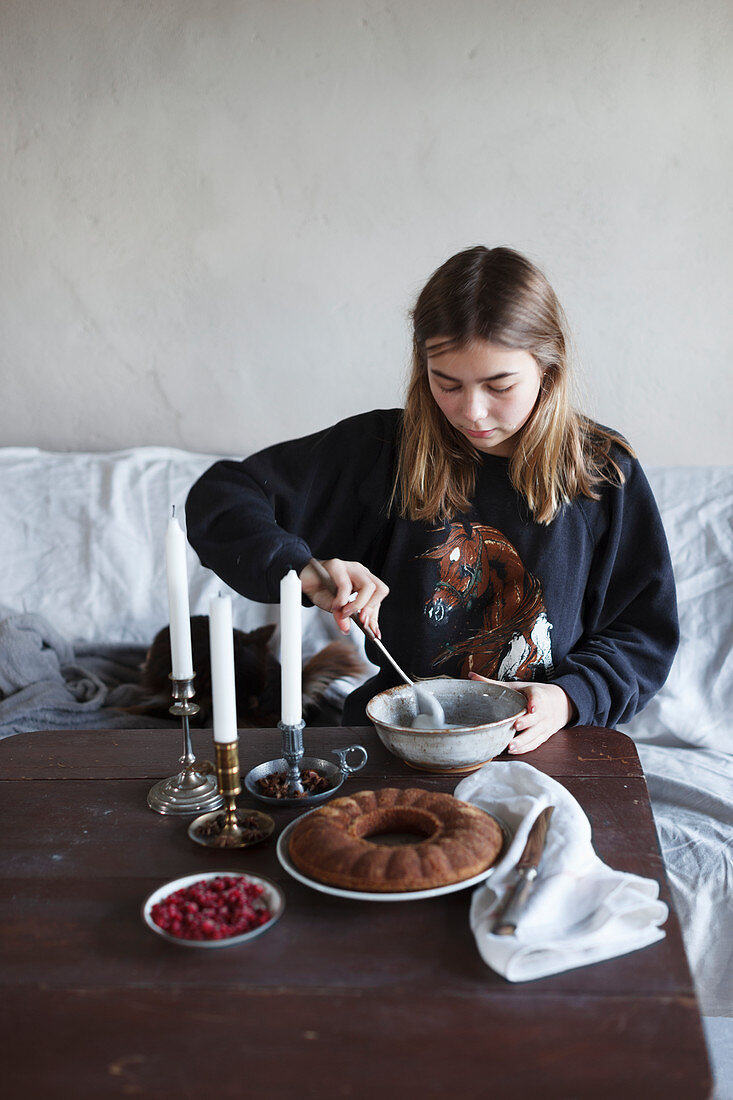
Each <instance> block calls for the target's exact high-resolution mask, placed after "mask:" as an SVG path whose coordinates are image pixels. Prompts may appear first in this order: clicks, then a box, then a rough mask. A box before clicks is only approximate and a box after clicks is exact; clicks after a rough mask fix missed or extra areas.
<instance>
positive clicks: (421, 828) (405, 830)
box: [357, 806, 439, 848]
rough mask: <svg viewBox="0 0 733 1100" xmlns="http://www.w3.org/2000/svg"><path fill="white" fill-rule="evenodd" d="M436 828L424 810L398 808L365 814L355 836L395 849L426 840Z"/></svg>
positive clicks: (432, 819) (433, 820)
mask: <svg viewBox="0 0 733 1100" xmlns="http://www.w3.org/2000/svg"><path fill="white" fill-rule="evenodd" d="M438 828H439V826H438V822H437V821H436V819H435V818H434V817H433V815H432V814H430V813H428V812H427V811H426V810H419V809H416V808H414V807H412V806H400V807H395V808H393V809H385V810H375V811H374V812H373V813H370V814H366V815H365V816H364V817H363V818H362V820H361V821H360V822H359V828H358V832H357V835H358V836H360V837H361V838H362V840H368V841H369V842H370V843H371V844H384V845H388V846H389V847H392V848H396V847H399V846H400V845H404V844H415V843H417V842H419V841H421V840H427V839H428V838H429V837H432V836H434V835H435V833H436V832H437V831H438Z"/></svg>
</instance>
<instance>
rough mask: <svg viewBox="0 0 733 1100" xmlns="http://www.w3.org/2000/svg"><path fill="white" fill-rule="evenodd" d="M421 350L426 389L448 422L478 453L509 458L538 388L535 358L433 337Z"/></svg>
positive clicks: (480, 342)
mask: <svg viewBox="0 0 733 1100" xmlns="http://www.w3.org/2000/svg"><path fill="white" fill-rule="evenodd" d="M425 350H426V352H427V357H428V381H429V384H430V392H431V393H432V395H433V397H434V398H435V401H436V404H437V405H438V407H439V408H440V410H441V412H442V413H443V415H444V416H445V418H446V420H448V422H449V423H450V424H452V425H453V427H454V428H456V429H457V430H458V431H459V432H460V433H461V435H464V436H465V437H466V439H468V440H469V442H470V443H472V444H473V446H474V447H475V448H476V450H477V451H481V452H482V453H483V454H493V455H503V456H506V457H508V456H510V455H511V454H512V453H513V451H514V447H515V445H516V442H517V433H518V432H519V431H520V429H521V428H522V427H523V425H524V424H525V423H526V422H527V420H528V419H529V416H530V413H531V412H532V410H533V408H534V406H535V402H536V401H537V395H538V394H539V392H540V384H541V382H542V375H541V373H540V368H539V367H538V365H537V361H536V359H535V358H534V356H533V355H531V354H530V353H529V352H528V351H521V350H519V349H517V348H505V347H502V346H501V345H500V344H492V343H489V341H487V340H475V341H473V343H471V344H468V345H466V346H463V347H459V346H457V345H456V344H455V343H453V342H452V341H450V340H448V339H447V338H442V337H437V336H436V337H432V338H431V339H429V340H427V341H426V344H425Z"/></svg>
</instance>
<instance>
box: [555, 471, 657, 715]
mask: <svg viewBox="0 0 733 1100" xmlns="http://www.w3.org/2000/svg"><path fill="white" fill-rule="evenodd" d="M623 466H624V467H625V473H626V481H625V482H624V484H623V485H613V486H609V487H608V488H607V490H606V492H607V494H608V501H609V506H608V512H607V516H608V520H607V524H606V526H605V530H604V531H603V533H602V535H601V537H600V539H599V540H598V542H597V545H596V548H595V553H594V558H593V562H592V565H591V573H590V577H589V580H588V585H587V589H586V597H585V609H584V634H583V636H582V637H581V639H580V640H579V642H578V644H577V645H576V646H575V648H574V649H572V650H571V651H570V652H569V653H568V655H567V657H566V658H565V659H564V660H562V661H561V662H560V663H559V664H558V667H557V668H556V669H555V674H554V675H553V676H552V682H553V683H555V684H559V686H560V687H562V688H564V689H565V691H566V692H567V694H568V695H569V696H570V698H571V699H572V700H573V702H574V703H575V706H576V707H577V710H578V719H577V722H578V724H579V725H597V726H614V725H616V724H617V723H619V722H627V721H629V719H631V718H632V717H633V716H634V714H636V713H637V712H638V711H640V710H642V709H643V707H645V706H646V704H647V703H648V702H649V701H650V700H651V699H652V697H653V696H654V695H655V694H656V693H657V691H659V689H660V688H661V686H662V685H663V683H664V681H665V680H666V678H667V675H668V673H669V670H670V667H671V664H672V661H673V659H674V655H675V653H676V651H677V646H678V644H679V626H678V620H677V599H676V593H675V583H674V575H673V571H672V563H671V560H670V556H669V549H668V546H667V539H666V535H665V532H664V528H663V526H662V520H661V517H660V515H659V511H658V509H657V505H656V501H655V500H654V496H653V494H652V491H651V488H650V486H649V483H648V481H647V479H646V476H645V474H644V472H643V470H642V469H641V466H640V465H639V463H638V462H636V460H626V461H624V462H623Z"/></svg>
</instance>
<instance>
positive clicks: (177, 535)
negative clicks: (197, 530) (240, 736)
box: [165, 507, 193, 680]
mask: <svg viewBox="0 0 733 1100" xmlns="http://www.w3.org/2000/svg"><path fill="white" fill-rule="evenodd" d="M165 566H166V573H167V575H168V616H169V619H170V635H171V671H172V673H173V679H174V680H189V679H190V678H191V677H192V676H193V657H192V655H191V619H190V613H189V609H188V571H187V569H186V536H185V535H184V533H183V531H182V530H181V525H180V524H179V522H178V520H177V519H176V518H175V507H174V509H173V515H172V516H171V518H170V521H169V523H168V530H167V531H166V534H165Z"/></svg>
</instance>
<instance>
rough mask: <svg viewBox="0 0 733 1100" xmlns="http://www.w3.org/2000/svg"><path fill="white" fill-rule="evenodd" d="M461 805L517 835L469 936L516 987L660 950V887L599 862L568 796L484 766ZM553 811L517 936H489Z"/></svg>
mask: <svg viewBox="0 0 733 1100" xmlns="http://www.w3.org/2000/svg"><path fill="white" fill-rule="evenodd" d="M454 794H455V797H456V798H460V799H462V800H463V801H465V802H472V803H474V805H476V806H480V807H482V808H483V809H485V810H488V811H489V812H491V813H495V814H496V815H497V816H498V817H500V818H501V819H502V820H503V821H504V822H505V823H506V825H507V826H508V827H509V830H510V831H511V832H512V833H513V834H514V836H513V839H512V842H511V844H510V846H509V849H508V851H507V852H506V853H505V855H504V856H503V858H502V859H501V861H500V863H499V864H498V865H497V866H496V868H495V870H494V871H493V873H492V874H491V875H490V877H489V878H488V879H487V880H486V882H485V883H483V884H482V885H481V886H480V887H479V888H478V889H477V890H476V891H475V892H474V895H473V898H472V900H471V914H470V922H471V930H472V931H473V934H474V936H475V938H476V945H477V947H478V949H479V952H480V953H481V956H482V958H483V959H484V962H486V963H487V965H488V966H490V967H491V969H492V970H495V971H496V972H497V973H498V974H501V975H503V976H504V977H505V978H507V979H508V980H509V981H510V982H522V981H531V980H533V979H535V978H543V977H546V976H547V975H549V974H557V973H560V972H561V971H563V970H572V969H574V968H575V967H579V966H587V965H588V964H590V963H595V962H600V961H601V960H602V959H610V958H614V957H615V956H617V955H624V954H627V953H628V952H630V951H638V950H639V949H640V948H642V947H647V946H648V945H649V944H652V943H656V942H657V941H658V940H661V939H663V938H664V935H665V933H664V932H663V931H662V929H661V927H660V926H661V925H662V924H664V922H665V921H666V919H667V916H668V909H667V906H666V905H665V904H664V902H662V901H660V900H659V884H658V883H657V882H655V881H654V880H653V879H646V878H641V877H640V876H638V875H632V874H628V873H627V872H624V871H614V870H613V869H612V868H611V867H608V866H607V864H605V863H603V861H602V860H601V859H599V858H598V856H597V855H596V853H595V851H594V850H593V845H592V842H591V828H590V823H589V821H588V818H587V817H586V815H585V813H584V811H583V810H582V809H581V807H580V806H579V804H578V803H577V801H576V800H575V799H574V798H573V796H572V795H571V794H570V792H569V791H567V790H566V789H565V787H563V786H562V785H561V784H560V783H558V782H557V781H556V780H554V779H552V778H550V776H547V775H545V774H544V773H543V772H540V771H538V770H537V768H534V767H533V766H532V765H531V764H526V763H524V762H523V761H518V760H517V761H507V762H503V761H499V762H496V761H494V762H492V763H491V764H487V765H485V766H484V767H483V768H481V769H480V770H479V771H477V772H474V774H473V775H470V776H467V777H466V778H465V779H463V780H461V782H460V783H459V784H458V786H457V787H456V789H455V791H454ZM545 806H554V807H555V809H554V812H553V815H552V820H551V821H550V828H549V830H548V833H547V842H546V846H545V850H544V853H543V857H542V862H541V864H540V870H539V874H538V876H537V879H536V880H535V884H534V887H533V889H532V891H531V893H530V896H529V899H528V901H527V903H526V907H525V908H524V909H523V910H522V914H521V917H520V918H519V922H518V927H517V931H516V933H515V935H513V936H495V935H493V934H492V932H491V926H492V921H493V916H492V914H493V912H494V910H495V909H496V906H497V904H498V902H499V900H500V899H501V898H502V897H503V895H504V892H505V890H506V889H507V888H508V887H509V886H510V885H511V884H512V883H513V882H514V881H515V879H516V872H515V867H516V864H517V861H518V860H519V857H520V856H521V854H522V851H523V849H524V845H525V842H526V840H527V836H528V835H529V830H530V828H531V826H532V824H533V822H534V821H535V819H536V817H537V815H538V814H539V813H540V811H541V810H543V809H544V808H545Z"/></svg>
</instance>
